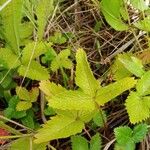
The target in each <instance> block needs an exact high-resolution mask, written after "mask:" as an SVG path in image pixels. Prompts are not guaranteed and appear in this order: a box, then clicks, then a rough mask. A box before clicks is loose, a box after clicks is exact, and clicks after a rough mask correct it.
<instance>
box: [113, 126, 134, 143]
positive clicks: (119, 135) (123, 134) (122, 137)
mask: <svg viewBox="0 0 150 150" xmlns="http://www.w3.org/2000/svg"><path fill="white" fill-rule="evenodd" d="M114 133H115V138H116V140H117V142H118V144H120V145H126V144H127V143H128V142H130V141H131V140H132V129H130V128H129V127H127V126H123V127H118V128H115V130H114Z"/></svg>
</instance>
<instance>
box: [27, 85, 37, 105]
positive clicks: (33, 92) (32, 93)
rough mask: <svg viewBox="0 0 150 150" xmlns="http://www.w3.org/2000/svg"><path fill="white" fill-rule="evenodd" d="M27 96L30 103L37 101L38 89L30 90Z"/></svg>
mask: <svg viewBox="0 0 150 150" xmlns="http://www.w3.org/2000/svg"><path fill="white" fill-rule="evenodd" d="M29 95H30V101H31V102H35V101H37V98H38V96H39V89H38V88H37V87H35V88H32V89H31V90H30V91H29Z"/></svg>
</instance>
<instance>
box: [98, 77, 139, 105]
mask: <svg viewBox="0 0 150 150" xmlns="http://www.w3.org/2000/svg"><path fill="white" fill-rule="evenodd" d="M136 82H137V81H136V80H134V78H130V77H127V78H124V79H122V80H119V81H117V82H115V83H112V84H109V85H108V86H105V87H103V88H100V89H99V90H98V91H97V96H96V102H97V103H98V104H99V105H104V104H105V103H107V102H108V101H110V100H111V99H113V98H115V97H116V96H118V95H120V94H121V93H123V92H124V91H126V90H129V89H131V88H133V87H134V86H135V84H136Z"/></svg>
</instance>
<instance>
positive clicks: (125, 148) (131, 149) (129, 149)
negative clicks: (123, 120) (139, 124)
mask: <svg viewBox="0 0 150 150" xmlns="http://www.w3.org/2000/svg"><path fill="white" fill-rule="evenodd" d="M114 150H135V143H134V142H133V141H131V142H128V143H126V145H120V144H118V143H116V144H115V149H114Z"/></svg>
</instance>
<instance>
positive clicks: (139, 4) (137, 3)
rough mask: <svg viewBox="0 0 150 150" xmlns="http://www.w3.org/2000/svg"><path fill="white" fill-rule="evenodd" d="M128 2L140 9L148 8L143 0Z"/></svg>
mask: <svg viewBox="0 0 150 150" xmlns="http://www.w3.org/2000/svg"><path fill="white" fill-rule="evenodd" d="M130 3H131V4H132V6H133V7H135V8H136V9H139V10H141V11H144V10H147V9H148V8H149V7H148V5H146V3H145V1H144V0H130Z"/></svg>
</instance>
